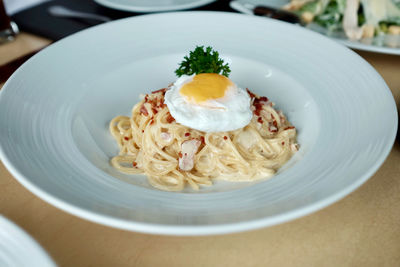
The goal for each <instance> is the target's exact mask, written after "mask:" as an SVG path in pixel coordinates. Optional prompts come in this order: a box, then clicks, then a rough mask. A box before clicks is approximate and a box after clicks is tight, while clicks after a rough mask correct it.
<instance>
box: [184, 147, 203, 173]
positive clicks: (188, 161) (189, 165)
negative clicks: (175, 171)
mask: <svg viewBox="0 0 400 267" xmlns="http://www.w3.org/2000/svg"><path fill="white" fill-rule="evenodd" d="M200 145H201V142H200V141H199V140H197V139H191V140H188V141H185V142H183V143H182V145H181V150H182V152H183V156H182V158H180V159H179V168H180V169H181V170H183V171H190V170H192V169H193V167H194V155H195V154H196V153H197V150H198V149H199V147H200Z"/></svg>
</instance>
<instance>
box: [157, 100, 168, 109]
mask: <svg viewBox="0 0 400 267" xmlns="http://www.w3.org/2000/svg"><path fill="white" fill-rule="evenodd" d="M166 106H167V105H165V104H164V98H161V99H160V105H158V107H159V108H165V107H166Z"/></svg>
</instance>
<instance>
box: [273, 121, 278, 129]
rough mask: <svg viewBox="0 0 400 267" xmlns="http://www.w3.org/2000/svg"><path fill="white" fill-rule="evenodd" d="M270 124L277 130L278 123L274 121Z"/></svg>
mask: <svg viewBox="0 0 400 267" xmlns="http://www.w3.org/2000/svg"><path fill="white" fill-rule="evenodd" d="M272 124H273V125H274V126H275V127H276V128H278V123H277V122H276V121H275V120H274V121H273V122H272Z"/></svg>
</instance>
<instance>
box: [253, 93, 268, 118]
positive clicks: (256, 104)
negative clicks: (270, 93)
mask: <svg viewBox="0 0 400 267" xmlns="http://www.w3.org/2000/svg"><path fill="white" fill-rule="evenodd" d="M267 102H268V98H267V97H266V96H262V97H259V98H256V99H254V102H253V106H254V107H255V110H254V111H253V112H254V114H255V115H257V116H260V113H261V110H262V106H263V105H265V104H267Z"/></svg>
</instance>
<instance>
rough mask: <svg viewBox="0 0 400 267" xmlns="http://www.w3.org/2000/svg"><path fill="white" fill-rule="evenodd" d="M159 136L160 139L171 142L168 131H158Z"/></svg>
mask: <svg viewBox="0 0 400 267" xmlns="http://www.w3.org/2000/svg"><path fill="white" fill-rule="evenodd" d="M160 137H161V139H162V140H164V141H165V142H171V140H172V136H171V134H170V133H165V132H162V133H160Z"/></svg>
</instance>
